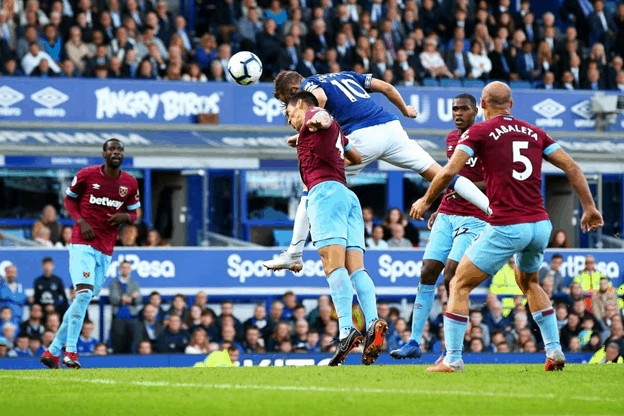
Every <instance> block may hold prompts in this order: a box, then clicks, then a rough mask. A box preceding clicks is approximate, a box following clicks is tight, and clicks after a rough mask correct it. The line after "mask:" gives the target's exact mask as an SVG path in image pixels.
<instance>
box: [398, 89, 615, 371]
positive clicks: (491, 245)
mask: <svg viewBox="0 0 624 416" xmlns="http://www.w3.org/2000/svg"><path fill="white" fill-rule="evenodd" d="M512 106H513V100H512V98H511V89H510V88H509V86H507V85H506V84H504V83H502V82H498V81H496V82H492V83H490V84H488V85H487V86H486V87H485V88H484V89H483V94H482V96H481V107H483V112H484V116H485V120H486V121H484V122H482V123H478V124H475V125H474V126H472V127H471V128H470V129H468V131H466V132H465V133H464V134H463V135H462V137H461V139H460V141H459V145H458V146H457V148H456V149H455V153H453V157H452V158H451V160H450V161H449V162H448V164H447V165H446V166H445V167H444V168H443V169H442V170H441V171H440V172H439V173H438V174H437V175H436V177H435V178H434V179H433V181H432V182H431V185H430V186H429V189H428V190H427V193H426V194H425V196H423V197H422V198H421V199H419V200H418V201H416V202H415V203H414V205H412V210H411V212H410V215H411V216H412V217H414V218H416V219H421V218H422V214H423V213H424V212H425V211H426V210H427V209H428V208H429V207H430V206H431V203H432V202H433V200H434V199H435V197H436V196H437V195H438V194H439V193H440V191H441V190H442V189H444V188H445V187H446V186H447V185H448V184H449V183H450V182H451V180H452V179H453V177H454V176H455V175H456V174H457V173H458V172H459V171H460V170H461V169H462V168H463V167H464V166H465V164H466V162H467V161H468V160H469V158H471V157H474V156H477V157H479V158H480V159H481V162H482V163H483V173H484V176H485V185H486V188H487V195H488V197H489V199H490V202H491V205H490V206H491V208H492V211H493V214H492V215H491V216H490V217H489V218H488V222H489V224H487V225H486V226H485V229H484V230H483V231H482V232H481V233H480V234H479V236H478V237H477V238H476V239H475V240H474V241H473V242H472V244H471V245H470V247H469V248H468V250H467V251H466V254H465V255H464V256H463V257H462V259H461V261H460V263H459V266H457V271H456V273H455V276H454V277H453V279H452V280H451V293H450V296H449V302H448V308H447V312H446V313H445V315H444V336H445V340H446V357H445V358H444V360H443V361H441V362H439V363H437V364H436V365H434V366H431V367H429V368H428V369H427V371H429V372H447V373H450V372H456V371H462V370H463V369H464V362H463V360H462V346H463V342H464V335H465V332H466V327H467V323H468V308H469V300H470V299H469V296H470V292H471V290H472V289H474V288H475V287H476V286H478V285H479V284H480V283H481V282H483V281H484V280H486V279H487V278H488V276H490V275H493V274H494V273H496V272H497V271H498V270H499V269H500V268H501V267H502V266H503V265H504V264H505V262H507V260H508V259H509V256H512V255H515V256H516V264H517V265H518V269H519V271H517V273H519V276H518V277H517V281H518V285H519V286H520V289H521V290H522V292H523V293H524V295H525V296H526V297H527V300H528V305H529V309H530V310H531V312H532V314H533V319H535V322H536V323H537V325H538V326H539V329H540V332H541V334H542V338H543V339H544V345H545V347H546V371H558V370H562V369H563V367H564V365H565V356H564V354H563V352H562V351H561V344H560V342H559V331H558V328H557V318H556V317H555V313H554V310H553V307H552V304H551V302H550V299H549V298H548V295H546V292H544V290H543V289H542V288H541V286H540V285H539V283H538V279H537V270H538V269H539V267H540V265H541V263H542V260H543V258H544V250H545V249H546V246H547V245H548V239H549V238H550V233H551V231H552V224H551V223H550V220H549V219H548V214H547V213H546V210H545V209H544V202H543V200H542V192H541V189H542V159H545V160H547V161H548V162H550V163H552V164H553V165H555V166H557V167H558V168H559V169H561V170H563V171H564V172H565V174H566V176H567V177H568V179H569V180H570V183H571V184H572V187H573V188H574V190H575V191H576V193H577V194H578V196H579V199H580V201H581V205H582V207H583V216H582V218H581V229H582V230H583V231H584V232H588V231H593V230H595V229H597V228H599V227H602V226H603V225H604V221H603V219H602V215H601V214H600V212H598V210H597V209H596V205H595V204H594V200H593V198H592V196H591V192H590V190H589V186H588V185H587V181H586V180H585V176H584V175H583V172H582V171H581V169H580V167H579V166H578V164H577V163H576V162H575V161H574V160H572V158H571V157H570V156H569V155H568V154H567V153H566V152H565V151H564V150H563V149H562V148H561V147H560V146H559V145H558V144H557V143H555V142H554V141H553V139H551V138H550V136H548V134H546V133H545V132H544V131H543V130H541V129H539V128H537V127H534V126H532V125H530V124H529V123H526V122H524V121H522V120H518V119H516V118H514V117H513V116H512V115H511V114H510V113H511V108H512Z"/></svg>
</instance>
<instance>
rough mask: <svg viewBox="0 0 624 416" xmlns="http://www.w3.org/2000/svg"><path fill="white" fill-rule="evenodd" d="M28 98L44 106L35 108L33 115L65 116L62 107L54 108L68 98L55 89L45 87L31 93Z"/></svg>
mask: <svg viewBox="0 0 624 416" xmlns="http://www.w3.org/2000/svg"><path fill="white" fill-rule="evenodd" d="M30 99H31V100H33V101H34V102H36V103H38V104H41V105H42V106H44V107H45V108H35V110H34V113H35V117H65V115H66V114H67V112H66V111H65V109H64V108H55V107H57V106H59V105H61V104H63V103H64V102H65V101H67V100H69V97H68V96H67V95H66V94H64V93H62V92H61V91H59V90H57V89H54V88H52V87H45V88H44V89H42V90H39V91H37V92H36V93H34V94H31V96H30Z"/></svg>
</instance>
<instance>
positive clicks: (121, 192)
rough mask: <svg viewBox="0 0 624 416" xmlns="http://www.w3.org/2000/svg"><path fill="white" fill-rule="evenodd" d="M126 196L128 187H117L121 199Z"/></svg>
mask: <svg viewBox="0 0 624 416" xmlns="http://www.w3.org/2000/svg"><path fill="white" fill-rule="evenodd" d="M127 194H128V187H127V186H120V187H119V196H121V197H122V198H123V197H125V196H126V195H127Z"/></svg>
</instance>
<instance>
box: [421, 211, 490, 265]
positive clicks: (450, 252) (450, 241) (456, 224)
mask: <svg viewBox="0 0 624 416" xmlns="http://www.w3.org/2000/svg"><path fill="white" fill-rule="evenodd" d="M486 224H487V223H486V222H485V221H482V220H480V219H478V218H474V217H462V216H459V215H449V214H438V217H437V218H436V220H435V222H434V223H433V228H432V229H431V236H430V237H429V243H428V244H427V248H426V249H425V255H424V257H423V259H424V260H437V261H439V262H440V263H442V264H445V263H446V260H447V259H449V260H453V261H456V262H459V261H460V260H461V258H462V256H463V255H464V253H465V252H466V249H467V248H468V246H469V245H470V243H472V240H474V239H475V238H476V237H477V235H479V233H480V232H481V230H483V228H484V227H485V226H486Z"/></svg>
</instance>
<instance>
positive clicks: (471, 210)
mask: <svg viewBox="0 0 624 416" xmlns="http://www.w3.org/2000/svg"><path fill="white" fill-rule="evenodd" d="M452 111H453V121H454V122H455V127H456V129H455V130H453V131H451V132H450V133H449V134H448V135H447V136H446V155H447V157H448V158H449V159H450V158H451V157H452V156H453V152H455V149H456V148H457V144H458V142H459V139H460V137H461V135H462V134H464V132H465V131H466V130H468V128H469V127H470V126H472V125H473V124H475V117H476V116H477V111H478V110H477V100H476V99H475V97H473V96H472V95H470V94H459V95H458V96H457V97H455V99H453V106H452ZM459 173H460V175H462V176H463V177H465V178H468V179H470V180H471V181H472V182H474V183H480V184H481V185H482V187H483V189H485V185H484V184H483V166H482V165H481V161H480V160H479V159H478V158H477V157H473V158H471V159H470V160H469V161H468V162H467V163H466V165H465V166H464V167H463V168H462V170H461V171H460V172H459ZM450 193H451V191H450V190H447V194H446V195H445V198H444V199H443V200H442V203H441V204H440V207H439V209H438V211H437V212H435V213H433V214H432V215H431V217H430V218H429V222H428V225H429V228H432V230H431V237H430V238H429V243H428V244H427V249H426V250H425V255H424V256H423V267H422V272H421V276H420V284H419V285H418V294H417V295H416V300H415V301H414V313H413V316H412V335H411V338H410V340H409V342H408V343H407V344H405V345H403V346H402V347H401V348H399V349H396V350H394V351H391V352H390V355H391V356H392V358H396V359H404V358H420V356H421V350H420V340H421V338H422V334H423V329H424V328H425V322H427V319H428V318H429V313H430V312H431V307H432V306H433V299H434V296H435V288H436V287H435V283H436V281H437V280H438V276H440V273H441V272H442V269H444V285H445V286H446V290H447V292H448V291H449V284H450V281H451V279H452V278H453V276H454V275H455V270H456V269H457V265H458V264H459V261H460V260H461V257H462V256H463V255H464V252H465V251H466V249H467V248H468V246H469V245H470V242H471V241H472V240H474V238H475V237H476V236H477V235H478V234H479V233H480V232H481V230H482V229H483V227H485V224H486V222H485V221H486V220H487V217H486V215H485V213H484V212H483V211H481V210H479V209H478V208H477V207H476V206H474V205H472V204H470V203H468V202H467V201H465V200H463V199H461V198H459V199H455V198H453V195H451V194H450ZM449 196H450V197H449Z"/></svg>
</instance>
